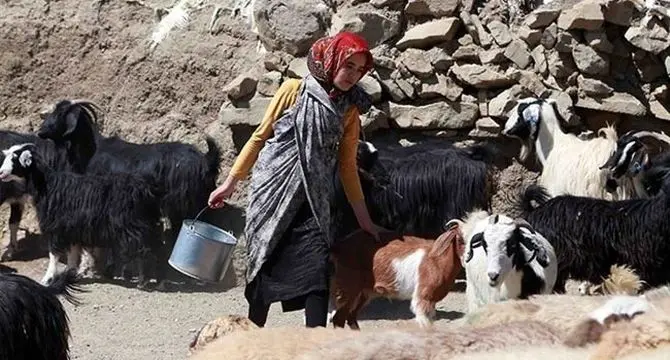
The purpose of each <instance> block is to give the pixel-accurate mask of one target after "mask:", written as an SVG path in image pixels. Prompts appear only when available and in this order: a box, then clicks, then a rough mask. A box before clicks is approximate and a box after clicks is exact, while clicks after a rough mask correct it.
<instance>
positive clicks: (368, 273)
mask: <svg viewBox="0 0 670 360" xmlns="http://www.w3.org/2000/svg"><path fill="white" fill-rule="evenodd" d="M464 248H465V244H464V240H463V237H462V236H461V233H460V229H459V228H458V226H454V227H452V228H451V229H449V230H448V231H447V232H445V233H443V234H442V235H440V236H439V237H438V238H437V239H436V240H433V239H424V238H420V237H415V236H400V235H397V234H394V233H382V234H380V241H379V242H377V241H375V240H374V238H372V236H370V235H369V234H367V233H366V232H364V231H357V232H354V233H353V234H351V235H349V236H348V237H346V238H344V239H342V240H340V241H338V243H337V244H336V245H335V246H334V247H333V249H332V250H331V256H332V259H333V263H334V264H335V274H334V276H333V280H332V286H331V297H332V298H333V303H334V305H335V314H334V315H333V317H332V320H331V321H332V322H333V325H334V326H335V327H344V323H345V321H346V322H347V324H348V325H349V327H350V328H352V329H359V326H358V321H357V315H358V312H359V311H360V310H361V309H362V308H363V306H365V305H366V304H367V303H368V301H369V300H371V299H372V298H375V297H386V298H391V299H399V300H411V310H412V312H413V313H414V315H415V316H416V320H417V322H418V323H419V325H420V326H421V327H424V328H425V327H428V326H430V325H431V324H432V319H433V318H434V316H435V304H436V303H437V302H438V301H440V300H442V299H443V298H444V297H445V296H447V293H449V290H451V287H452V286H453V284H454V281H455V280H456V276H457V275H458V273H459V272H460V271H461V269H462V268H463V266H462V264H461V256H462V255H463V251H464Z"/></svg>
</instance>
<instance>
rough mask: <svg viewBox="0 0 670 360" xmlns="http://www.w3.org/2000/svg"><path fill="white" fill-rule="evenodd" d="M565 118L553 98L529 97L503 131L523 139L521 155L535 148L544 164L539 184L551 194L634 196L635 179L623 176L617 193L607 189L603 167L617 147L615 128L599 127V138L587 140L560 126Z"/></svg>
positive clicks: (619, 197) (605, 196) (620, 197)
mask: <svg viewBox="0 0 670 360" xmlns="http://www.w3.org/2000/svg"><path fill="white" fill-rule="evenodd" d="M561 122H564V123H565V121H564V120H563V118H562V117H561V115H560V113H559V112H558V108H557V105H556V101H555V100H553V99H537V98H526V99H521V100H519V101H518V103H517V105H516V106H515V107H514V108H513V109H512V110H511V111H510V112H509V113H508V119H507V122H506V123H505V128H504V130H503V134H504V135H506V136H510V137H515V138H518V139H520V140H521V154H520V156H519V157H520V158H521V160H522V161H525V160H526V158H527V157H528V155H529V150H530V149H534V150H535V154H536V156H537V159H538V160H539V162H540V163H541V164H542V167H543V168H542V173H541V174H540V177H539V179H538V183H539V185H541V186H543V187H545V188H546V189H547V191H548V192H549V194H550V195H551V196H558V195H575V196H589V197H594V198H598V199H606V200H625V199H630V198H633V197H634V193H635V188H634V186H633V184H632V181H630V180H629V179H622V181H621V182H620V184H619V185H620V186H619V187H618V188H617V189H616V191H615V192H614V193H610V192H608V191H607V189H606V185H607V180H608V178H607V171H606V170H603V169H601V166H602V165H603V164H605V162H606V161H607V159H608V158H609V157H610V154H612V152H613V151H615V149H616V146H617V139H618V136H617V134H616V131H615V130H614V128H613V127H611V126H608V127H604V128H601V129H600V130H598V135H599V136H597V137H594V138H592V139H588V140H584V139H582V138H580V137H579V136H577V135H574V134H572V133H566V132H564V131H563V130H562V128H561Z"/></svg>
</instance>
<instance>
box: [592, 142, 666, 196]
mask: <svg viewBox="0 0 670 360" xmlns="http://www.w3.org/2000/svg"><path fill="white" fill-rule="evenodd" d="M643 137H652V138H655V139H657V140H660V141H661V142H665V143H667V144H670V137H668V136H667V135H665V134H664V133H658V132H655V131H634V130H631V131H629V132H627V133H626V134H624V135H623V136H621V138H619V140H618V141H617V147H616V150H615V151H613V152H612V154H611V156H610V157H609V159H607V162H606V163H605V164H604V165H602V166H601V168H602V169H606V170H607V172H608V174H607V176H608V181H607V190H608V191H610V192H613V191H615V190H616V188H617V187H618V185H619V184H618V183H619V182H620V181H621V179H622V178H624V179H626V178H627V179H630V181H632V183H633V184H634V186H635V192H636V197H638V198H649V197H652V196H654V195H656V194H658V192H659V191H660V189H661V186H662V184H663V179H664V178H665V176H666V175H667V174H668V173H670V151H665V152H661V153H658V154H656V155H654V156H653V157H652V156H650V155H649V148H648V147H647V146H646V145H645V144H644V143H643V142H642V138H643Z"/></svg>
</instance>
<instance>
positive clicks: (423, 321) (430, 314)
mask: <svg viewBox="0 0 670 360" xmlns="http://www.w3.org/2000/svg"><path fill="white" fill-rule="evenodd" d="M411 310H412V312H413V313H414V315H415V320H416V322H418V323H419V326H420V327H421V328H429V327H431V326H432V324H433V318H434V316H435V303H434V302H431V301H428V300H425V299H419V298H417V296H414V297H413V298H412V303H411Z"/></svg>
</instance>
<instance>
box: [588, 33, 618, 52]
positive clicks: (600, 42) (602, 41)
mask: <svg viewBox="0 0 670 360" xmlns="http://www.w3.org/2000/svg"><path fill="white" fill-rule="evenodd" d="M584 40H586V42H587V43H588V44H589V46H590V47H592V48H594V49H596V50H598V51H602V52H604V53H607V54H611V53H612V52H613V51H614V45H612V43H611V42H610V41H609V39H607V34H606V33H605V32H604V31H602V30H596V31H585V32H584Z"/></svg>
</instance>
